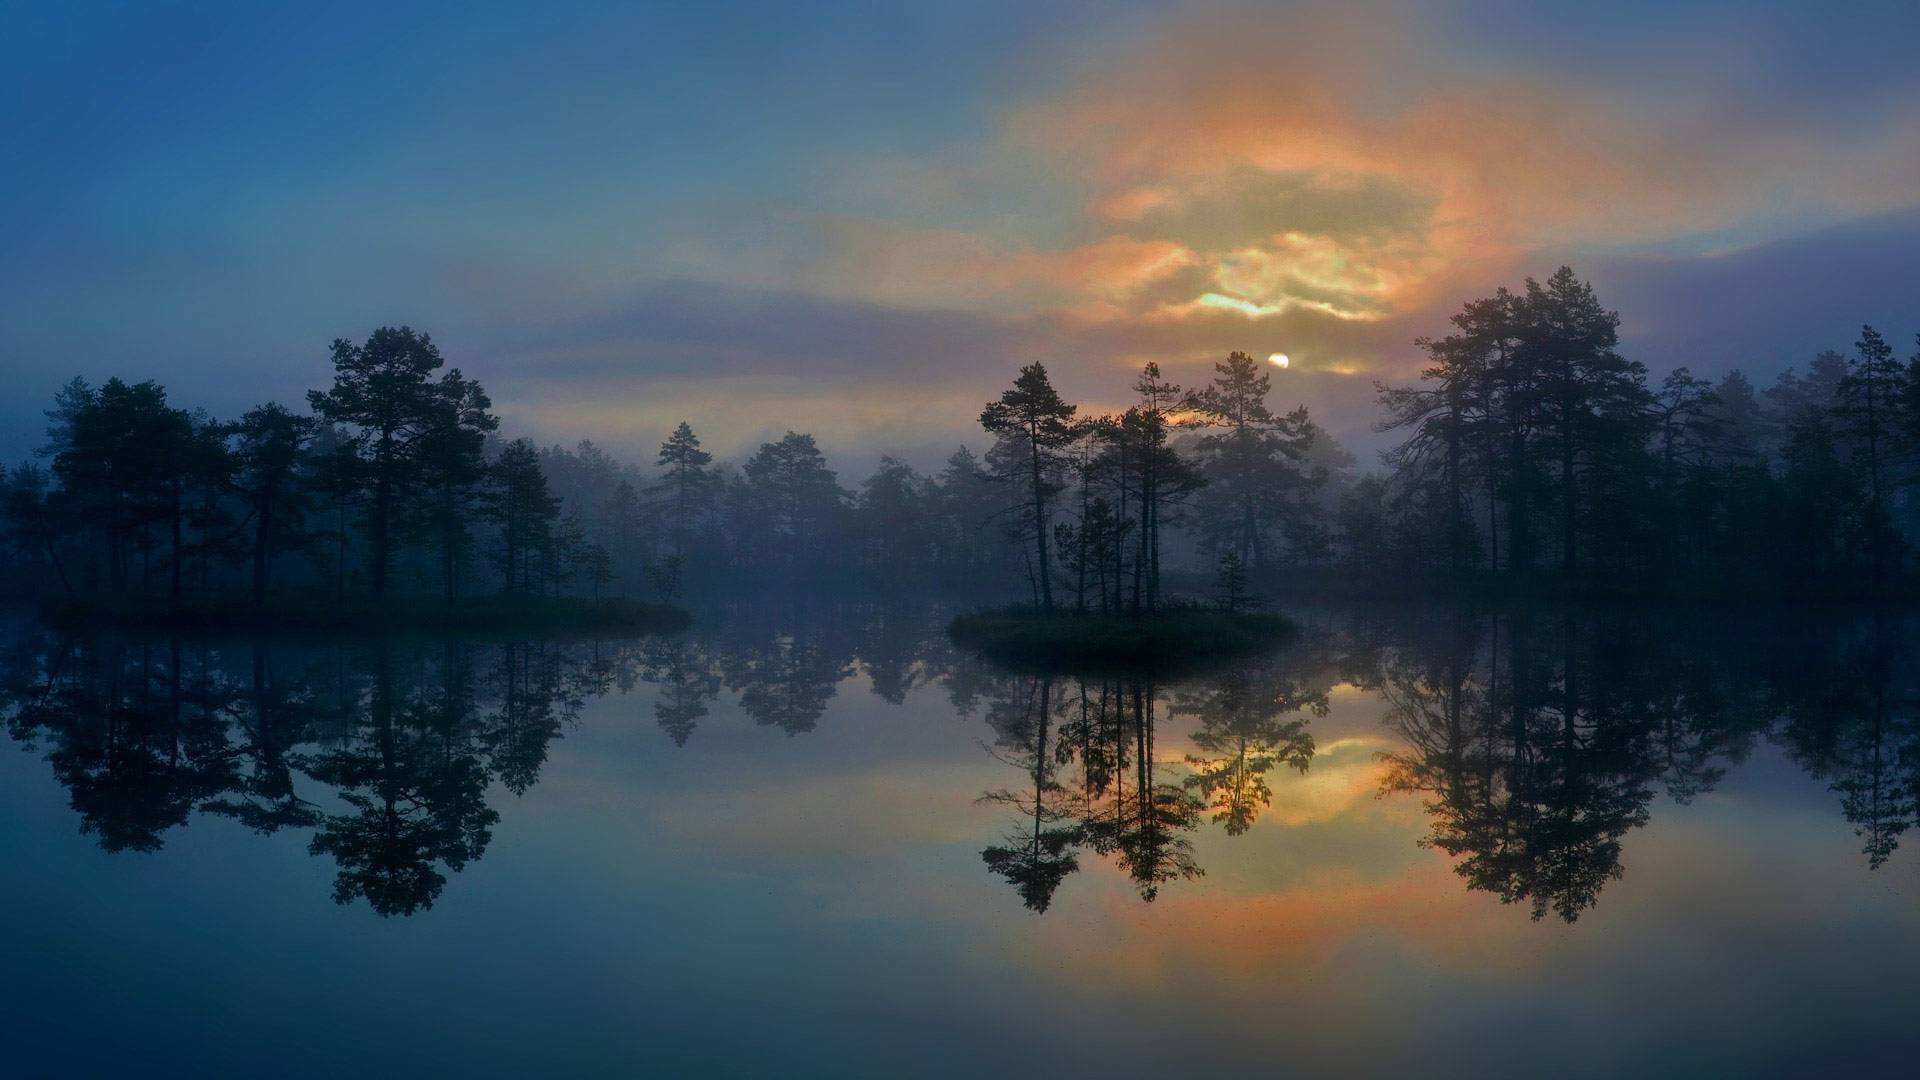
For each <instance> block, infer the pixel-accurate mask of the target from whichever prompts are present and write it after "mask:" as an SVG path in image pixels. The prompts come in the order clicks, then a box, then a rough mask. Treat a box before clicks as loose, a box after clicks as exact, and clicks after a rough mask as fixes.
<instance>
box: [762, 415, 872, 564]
mask: <svg viewBox="0 0 1920 1080" xmlns="http://www.w3.org/2000/svg"><path fill="white" fill-rule="evenodd" d="M741 471H742V473H743V475H744V476H745V478H746V483H747V489H748V493H749V496H750V498H751V500H752V503H753V505H754V507H755V508H756V509H757V511H758V512H759V513H760V514H764V515H765V516H764V518H762V520H761V521H760V528H761V529H762V530H763V535H767V536H769V537H770V538H771V539H772V541H773V547H772V548H771V549H770V550H769V551H767V552H766V553H765V555H766V557H767V558H768V559H769V560H770V561H784V562H788V563H797V562H800V561H802V560H805V559H809V558H813V557H816V556H817V555H818V554H819V553H820V551H821V549H822V547H823V541H824V540H825V537H826V529H827V526H828V525H830V524H832V523H834V522H835V521H836V519H837V518H838V517H839V515H840V511H841V510H842V509H843V508H844V507H845V505H846V497H847V496H846V492H845V491H843V490H842V489H841V487H840V483H839V480H838V478H837V477H835V476H834V473H833V470H831V469H829V468H827V459H826V456H825V455H824V454H822V453H820V448H819V447H818V446H816V445H815V444H814V441H813V436H811V435H803V434H800V433H798V432H793V431H789V432H787V433H786V435H784V436H782V437H781V438H780V440H779V441H778V442H770V443H761V444H760V449H759V450H758V451H757V452H756V453H755V454H754V455H753V457H752V458H751V459H749V460H748V462H747V464H746V465H745V467H744V468H743V469H742V470H741Z"/></svg>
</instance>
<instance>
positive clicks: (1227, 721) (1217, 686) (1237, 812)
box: [1168, 660, 1327, 836]
mask: <svg viewBox="0 0 1920 1080" xmlns="http://www.w3.org/2000/svg"><path fill="white" fill-rule="evenodd" d="M1168 712H1169V713H1170V714H1171V715H1173V716H1179V717H1191V718H1192V719H1193V720H1194V721H1196V722H1197V723H1198V724H1199V727H1198V728H1197V729H1196V730H1195V731H1194V732H1193V734H1192V735H1191V736H1189V741H1191V742H1192V743H1193V745H1194V747H1195V748H1196V749H1198V750H1200V751H1202V753H1201V754H1188V755H1187V765H1188V766H1189V767H1190V768H1191V769H1192V770H1193V771H1192V775H1190V776H1188V777H1187V779H1186V786H1187V788H1188V789H1190V790H1192V791H1195V792H1198V793H1199V795H1200V798H1201V799H1202V800H1204V802H1205V804H1206V807H1207V809H1210V810H1212V811H1213V820H1214V822H1215V823H1216V824H1222V825H1225V826H1226V830H1227V835H1229V836H1239V835H1241V834H1242V833H1244V832H1246V831H1247V830H1248V829H1249V828H1251V827H1252V826H1253V823H1254V820H1255V819H1256V818H1258V817H1259V815H1260V811H1261V810H1262V809H1264V808H1266V807H1267V806H1270V805H1272V802H1273V791H1272V789H1271V788H1269V787H1268V786H1267V774H1268V773H1269V772H1272V771H1273V769H1274V768H1275V767H1277V766H1280V765H1287V766H1290V767H1292V768H1294V769H1296V770H1298V771H1300V772H1303V773H1304V772H1306V771H1307V766H1308V764H1309V763H1310V762H1312V760H1313V749H1314V747H1313V734H1312V732H1310V731H1309V730H1308V723H1309V720H1308V716H1309V715H1310V716H1325V715H1327V693H1326V690H1325V688H1317V689H1315V688H1308V687H1306V686H1304V685H1302V684H1301V683H1299V682H1298V681H1297V680H1296V679H1294V678H1291V677H1289V675H1288V673H1287V672H1286V671H1285V669H1284V668H1282V667H1281V666H1280V665H1278V664H1276V663H1274V662H1272V661H1271V660H1267V661H1264V662H1256V663H1250V664H1247V665H1246V666H1244V667H1240V668H1236V669H1234V670H1232V671H1231V672H1229V673H1228V674H1226V675H1223V676H1221V677H1220V678H1219V679H1217V680H1215V681H1212V682H1208V683H1204V684H1201V685H1199V686H1196V687H1194V688H1192V689H1188V690H1182V691H1177V692H1175V693H1174V695H1173V702H1172V704H1171V706H1170V707H1169V709H1168ZM1302 713H1306V714H1308V715H1301V714H1302Z"/></svg>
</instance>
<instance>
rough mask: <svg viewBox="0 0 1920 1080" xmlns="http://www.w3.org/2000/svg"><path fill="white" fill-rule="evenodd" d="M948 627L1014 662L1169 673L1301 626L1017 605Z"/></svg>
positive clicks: (984, 651) (1240, 615)
mask: <svg viewBox="0 0 1920 1080" xmlns="http://www.w3.org/2000/svg"><path fill="white" fill-rule="evenodd" d="M947 632H948V634H949V635H950V636H951V637H952V638H953V640H954V641H955V642H957V643H958V644H960V645H962V646H965V647H967V648H970V649H972V650H974V651H975V652H978V653H980V654H981V655H983V656H986V657H988V658H989V659H992V660H994V661H996V662H999V663H1002V664H1006V665H1009V666H1012V667H1037V668H1045V669H1049V670H1112V669H1120V668H1125V669H1128V670H1141V669H1157V670H1168V669H1176V668H1177V669H1193V668H1201V667H1205V666H1206V665H1208V664H1209V663H1211V662H1215V661H1224V660H1230V659H1234V658H1236V657H1244V656H1247V655H1249V654H1252V653H1258V652H1261V651H1263V650H1266V649H1270V648H1273V647H1274V646H1276V645H1279V644H1280V643H1282V642H1284V641H1286V640H1287V639H1289V638H1290V637H1292V636H1293V634H1294V632H1295V628H1294V625H1293V623H1292V621H1291V620H1289V619H1287V618H1286V617H1285V616H1282V615H1276V614H1272V613H1270V612H1258V611H1235V610H1228V609H1225V608H1216V607H1202V606H1199V605H1173V606H1168V607H1162V608H1159V609H1157V610H1154V611H1141V612H1125V611H1122V612H1117V613H1112V612H1107V613H1103V612H1100V611H1097V610H1086V611H1083V610H1074V609H1064V610H1054V611H1047V610H1045V609H1043V608H1040V607H1036V606H1032V605H1017V606H1012V607H1002V608H990V609H987V610H984V611H978V612H974V613H972V614H969V615H962V616H959V617H958V618H956V619H954V620H953V622H952V624H950V625H949V626H948V628H947Z"/></svg>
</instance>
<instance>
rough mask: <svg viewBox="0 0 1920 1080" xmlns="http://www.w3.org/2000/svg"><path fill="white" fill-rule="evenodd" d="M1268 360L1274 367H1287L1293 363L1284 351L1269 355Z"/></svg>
mask: <svg viewBox="0 0 1920 1080" xmlns="http://www.w3.org/2000/svg"><path fill="white" fill-rule="evenodd" d="M1267 362H1268V363H1270V364H1272V365H1273V366H1274V367H1278V368H1283V367H1286V366H1287V365H1288V364H1290V363H1292V361H1291V360H1288V359H1287V354H1286V353H1283V352H1277V353H1274V354H1273V355H1272V356H1269V357H1267Z"/></svg>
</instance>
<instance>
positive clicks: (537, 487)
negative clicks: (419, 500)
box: [486, 439, 560, 596]
mask: <svg viewBox="0 0 1920 1080" xmlns="http://www.w3.org/2000/svg"><path fill="white" fill-rule="evenodd" d="M486 505H487V508H488V511H489V512H490V513H491V514H492V516H493V518H494V520H495V521H496V522H498V523H499V527H500V546H499V551H498V553H497V557H498V560H499V564H500V572H501V591H502V592H503V593H505V594H507V595H509V596H511V595H513V594H515V593H521V594H524V593H526V592H528V591H529V590H530V587H531V585H532V582H533V570H534V565H535V564H534V559H535V556H536V555H537V554H538V553H540V552H541V551H543V550H544V549H545V548H546V547H547V546H548V545H550V544H551V542H552V535H553V526H554V522H555V521H556V520H557V519H558V518H559V516H560V500H558V499H556V498H554V497H553V495H552V493H550V492H549V491H548V490H547V477H546V474H545V473H544V472H542V471H541V470H540V452H539V451H538V450H536V449H534V445H533V441H532V440H530V439H515V440H514V441H512V442H510V443H508V444H507V445H506V446H505V447H503V448H501V451H500V457H499V460H497V461H495V462H494V463H493V467H492V468H491V469H490V470H489V476H488V488H487V502H486Z"/></svg>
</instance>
